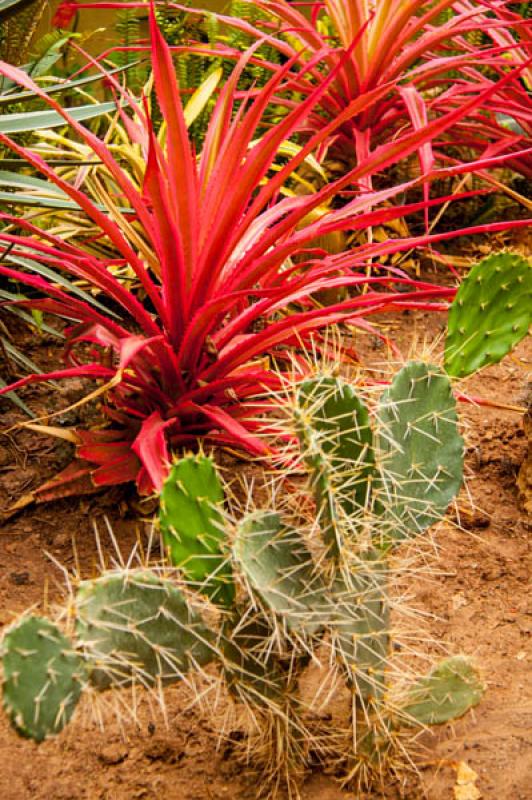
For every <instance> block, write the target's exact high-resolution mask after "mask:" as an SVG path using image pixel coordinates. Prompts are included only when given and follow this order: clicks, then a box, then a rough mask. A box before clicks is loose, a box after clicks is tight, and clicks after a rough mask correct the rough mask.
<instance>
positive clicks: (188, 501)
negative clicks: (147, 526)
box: [159, 455, 235, 606]
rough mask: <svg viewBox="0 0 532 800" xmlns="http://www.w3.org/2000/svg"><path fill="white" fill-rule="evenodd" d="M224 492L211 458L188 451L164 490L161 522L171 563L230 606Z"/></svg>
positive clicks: (215, 599)
mask: <svg viewBox="0 0 532 800" xmlns="http://www.w3.org/2000/svg"><path fill="white" fill-rule="evenodd" d="M223 500H224V493H223V489H222V485H221V483H220V479H219V477H218V473H217V472H216V468H215V466H214V464H213V462H212V459H210V458H208V457H207V456H204V455H190V456H187V457H186V458H182V459H181V460H180V461H177V462H176V463H175V464H174V465H173V467H172V469H171V470H170V474H169V476H168V478H167V480H166V481H165V484H164V486H163V490H162V492H161V505H160V514H159V524H160V529H161V533H162V537H163V542H164V545H165V547H166V548H167V551H168V554H169V557H170V560H171V562H172V564H173V565H174V566H176V567H179V568H180V569H181V570H182V571H183V573H184V574H185V576H186V577H187V579H188V580H189V581H192V582H194V584H195V586H196V588H197V589H198V590H199V591H200V592H204V593H205V594H207V595H208V596H209V597H210V598H211V599H212V600H214V601H215V602H217V603H220V604H222V605H226V606H230V605H231V604H232V602H233V600H234V596H235V590H234V585H233V580H232V576H231V567H230V564H229V561H228V558H227V555H226V554H224V552H223V544H224V541H225V532H224V525H223V519H222V515H221V513H220V507H221V505H222V503H223Z"/></svg>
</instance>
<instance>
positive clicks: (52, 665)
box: [2, 617, 86, 742]
mask: <svg viewBox="0 0 532 800" xmlns="http://www.w3.org/2000/svg"><path fill="white" fill-rule="evenodd" d="M2 662H3V671H4V683H3V702H4V708H5V710H6V713H7V714H8V716H9V718H10V720H11V722H12V724H13V726H14V727H15V728H16V729H17V730H18V731H19V733H22V734H23V735H24V736H28V737H30V738H32V739H35V740H36V741H38V742H41V741H42V740H43V739H44V738H46V736H50V735H52V734H55V733H59V731H60V730H62V728H64V726H65V725H66V723H67V722H68V721H69V720H70V718H71V717H72V714H73V713H74V709H75V707H76V705H77V702H78V700H79V697H80V694H81V690H82V687H83V683H84V680H85V677H86V676H85V669H84V664H83V661H82V659H81V658H80V656H79V655H77V653H75V652H74V649H73V647H72V643H71V642H70V641H69V640H68V639H67V638H66V637H65V636H63V634H62V633H61V631H60V630H59V628H57V626H56V625H54V624H53V623H52V622H50V621H49V620H47V619H44V618H42V617H25V618H24V619H22V620H21V621H20V622H17V623H16V624H15V625H13V626H12V627H11V628H9V629H8V630H7V631H6V633H5V636H4V638H3V642H2Z"/></svg>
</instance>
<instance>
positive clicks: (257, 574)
mask: <svg viewBox="0 0 532 800" xmlns="http://www.w3.org/2000/svg"><path fill="white" fill-rule="evenodd" d="M233 554H234V559H235V562H236V563H237V564H238V566H239V568H240V569H241V571H242V573H243V575H244V577H245V579H246V581H247V582H248V584H249V585H250V587H251V589H252V590H253V591H255V592H256V593H257V594H258V595H259V597H260V598H261V600H262V601H263V603H265V604H266V606H267V607H269V608H270V609H271V610H272V611H274V612H275V613H276V614H278V615H279V616H280V617H282V618H283V619H284V620H285V621H286V624H287V626H288V628H290V629H292V630H297V631H299V632H304V633H308V634H312V633H315V632H316V631H317V630H318V629H319V627H320V624H321V622H320V610H321V608H322V606H323V605H324V604H325V598H324V588H323V584H322V582H321V579H320V578H319V576H317V574H316V571H315V568H314V564H313V562H312V557H311V555H310V553H309V551H308V550H307V548H306V545H305V543H304V542H303V540H302V539H301V537H300V536H299V534H298V533H297V531H294V530H293V529H291V528H287V527H285V526H284V525H283V524H282V522H281V518H280V516H279V514H276V513H274V512H262V511H260V512H256V513H254V514H250V515H249V516H248V517H246V518H245V519H244V520H243V521H242V523H241V524H240V525H239V527H238V530H237V534H236V538H235V543H234V547H233Z"/></svg>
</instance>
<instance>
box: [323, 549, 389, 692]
mask: <svg viewBox="0 0 532 800" xmlns="http://www.w3.org/2000/svg"><path fill="white" fill-rule="evenodd" d="M374 555H375V559H377V558H378V556H377V554H374ZM386 581H387V562H386V560H375V561H373V562H371V561H370V560H368V561H367V562H361V563H360V564H358V565H357V567H356V569H352V570H351V573H350V574H349V575H345V574H341V573H338V575H337V576H336V578H335V580H334V583H333V587H332V602H333V609H334V616H333V622H332V624H331V625H330V629H331V632H332V646H333V648H334V651H335V653H336V656H337V660H338V661H339V663H340V666H341V667H342V668H343V670H344V672H345V674H346V676H347V682H348V684H349V685H350V686H351V687H352V688H353V689H355V690H356V692H357V694H358V695H359V697H360V698H361V700H362V701H363V703H364V705H367V703H368V702H369V701H370V700H377V699H378V698H379V697H381V696H382V694H383V692H384V670H385V667H386V664H387V661H388V657H389V649H390V609H389V605H388V600H387V596H386Z"/></svg>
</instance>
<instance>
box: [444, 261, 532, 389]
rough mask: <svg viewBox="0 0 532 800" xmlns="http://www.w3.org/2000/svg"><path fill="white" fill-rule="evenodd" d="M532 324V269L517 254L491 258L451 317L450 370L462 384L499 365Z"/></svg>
mask: <svg viewBox="0 0 532 800" xmlns="http://www.w3.org/2000/svg"><path fill="white" fill-rule="evenodd" d="M531 321H532V263H531V262H530V261H528V260H527V259H525V258H522V257H521V256H519V255H517V254H515V253H497V254H496V255H492V256H488V258H485V259H483V260H482V261H480V262H479V263H478V264H475V266H474V267H473V268H472V269H471V271H470V272H469V274H468V275H467V276H466V277H465V278H464V279H463V281H462V283H461V284H460V287H459V289H458V291H457V293H456V296H455V298H454V300H453V303H452V305H451V308H450V311H449V330H448V333H447V340H446V342H445V369H446V370H447V372H448V373H449V375H452V376H453V377H457V378H463V377H465V376H466V375H471V373H473V372H476V370H478V369H481V368H482V367H487V366H489V365H490V364H497V362H499V361H500V360H501V358H503V356H505V355H506V353H509V352H510V350H511V349H512V348H513V347H515V346H516V345H517V344H518V343H519V342H520V341H521V339H523V338H524V337H525V336H526V335H527V333H528V329H529V327H530V323H531Z"/></svg>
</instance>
